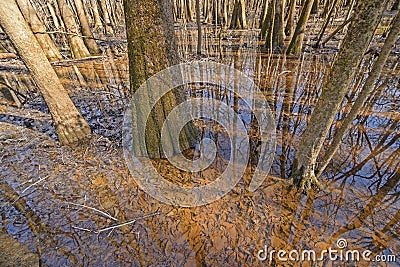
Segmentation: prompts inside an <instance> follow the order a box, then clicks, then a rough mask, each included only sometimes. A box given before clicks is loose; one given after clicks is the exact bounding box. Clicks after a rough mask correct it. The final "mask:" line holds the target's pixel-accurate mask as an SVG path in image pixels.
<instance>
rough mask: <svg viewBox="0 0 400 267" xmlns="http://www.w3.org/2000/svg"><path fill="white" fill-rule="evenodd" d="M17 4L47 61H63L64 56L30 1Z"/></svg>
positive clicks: (19, 0) (23, 0)
mask: <svg viewBox="0 0 400 267" xmlns="http://www.w3.org/2000/svg"><path fill="white" fill-rule="evenodd" d="M17 4H18V6H19V9H20V10H21V12H22V15H23V16H24V18H25V20H26V21H27V22H28V24H29V26H30V27H31V29H32V31H33V32H34V34H35V37H36V39H37V41H38V42H39V44H40V47H41V48H42V49H43V52H44V53H45V54H46V57H47V59H48V60H49V61H57V60H61V59H62V55H61V53H60V51H58V49H57V47H56V45H55V44H54V41H53V39H51V37H50V36H49V34H48V33H47V32H46V26H44V24H43V23H42V21H41V20H40V19H39V17H38V15H37V14H36V10H35V9H34V8H33V6H32V4H31V3H30V2H29V0H17Z"/></svg>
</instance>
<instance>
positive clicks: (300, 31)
mask: <svg viewBox="0 0 400 267" xmlns="http://www.w3.org/2000/svg"><path fill="white" fill-rule="evenodd" d="M313 2H314V0H305V1H304V4H303V8H302V11H301V15H300V18H299V21H298V22H297V25H296V29H295V31H294V34H293V37H292V39H291V40H290V44H289V46H288V48H287V51H286V53H292V54H296V55H297V54H300V53H301V49H302V47H303V40H304V32H305V30H306V26H307V21H308V17H309V16H310V13H311V8H312V6H313Z"/></svg>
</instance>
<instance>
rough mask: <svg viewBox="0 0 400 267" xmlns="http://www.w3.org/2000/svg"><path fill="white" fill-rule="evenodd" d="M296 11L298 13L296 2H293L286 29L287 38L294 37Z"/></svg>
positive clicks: (292, 0)
mask: <svg viewBox="0 0 400 267" xmlns="http://www.w3.org/2000/svg"><path fill="white" fill-rule="evenodd" d="M295 11H296V0H291V1H290V7H289V11H288V16H287V20H286V27H285V34H286V36H292V34H293V28H294V13H295Z"/></svg>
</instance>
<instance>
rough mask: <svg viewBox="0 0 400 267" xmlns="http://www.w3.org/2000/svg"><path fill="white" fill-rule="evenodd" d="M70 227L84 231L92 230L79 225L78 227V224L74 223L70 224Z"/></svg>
mask: <svg viewBox="0 0 400 267" xmlns="http://www.w3.org/2000/svg"><path fill="white" fill-rule="evenodd" d="M71 227H72V228H73V229H78V230H82V231H85V232H93V231H92V230H90V229H86V228H81V227H78V226H75V225H72V226H71Z"/></svg>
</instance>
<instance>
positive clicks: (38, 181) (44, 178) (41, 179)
mask: <svg viewBox="0 0 400 267" xmlns="http://www.w3.org/2000/svg"><path fill="white" fill-rule="evenodd" d="M48 177H49V176H46V177H43V178H40V179H39V180H37V181H36V182H34V183H33V184H31V185H29V186H28V187H27V188H25V189H24V190H22V192H21V194H23V193H25V192H26V191H27V190H28V189H29V188H31V187H32V186H34V185H37V184H38V183H40V182H41V181H43V180H46V179H47V178H48Z"/></svg>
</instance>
